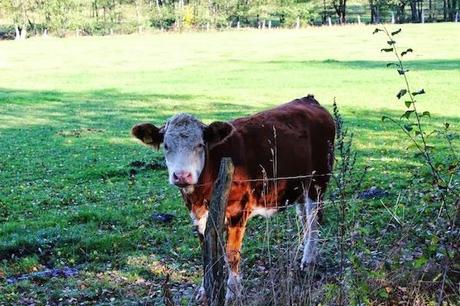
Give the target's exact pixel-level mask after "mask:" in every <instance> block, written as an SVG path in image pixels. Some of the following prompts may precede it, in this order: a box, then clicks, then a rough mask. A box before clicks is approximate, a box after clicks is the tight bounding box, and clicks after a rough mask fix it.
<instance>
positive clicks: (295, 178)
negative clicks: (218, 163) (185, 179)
mask: <svg viewBox="0 0 460 306" xmlns="http://www.w3.org/2000/svg"><path fill="white" fill-rule="evenodd" d="M324 176H332V173H324V174H307V175H297V176H284V177H266V178H255V179H247V180H232V183H249V182H266V181H287V180H298V179H304V178H314V177H324ZM214 183H215V181H214V182H207V183H202V184H195V186H197V187H201V186H209V185H212V184H214Z"/></svg>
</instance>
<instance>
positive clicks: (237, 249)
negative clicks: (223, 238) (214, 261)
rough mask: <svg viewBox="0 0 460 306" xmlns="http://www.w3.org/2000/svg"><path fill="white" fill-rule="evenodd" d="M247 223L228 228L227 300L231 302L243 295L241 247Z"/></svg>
mask: <svg viewBox="0 0 460 306" xmlns="http://www.w3.org/2000/svg"><path fill="white" fill-rule="evenodd" d="M245 230H246V222H244V224H241V223H240V225H238V226H228V228H227V250H226V253H227V263H228V268H229V273H228V280H227V294H226V295H225V299H226V300H227V301H231V300H233V299H235V297H238V296H239V295H240V293H241V277H240V273H239V265H240V259H241V245H242V243H243V237H244V232H245Z"/></svg>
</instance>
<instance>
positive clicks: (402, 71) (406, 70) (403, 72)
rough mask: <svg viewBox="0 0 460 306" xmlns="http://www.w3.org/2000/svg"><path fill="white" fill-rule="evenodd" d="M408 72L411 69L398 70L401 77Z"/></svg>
mask: <svg viewBox="0 0 460 306" xmlns="http://www.w3.org/2000/svg"><path fill="white" fill-rule="evenodd" d="M406 72H409V69H398V73H399V75H403V74H406Z"/></svg>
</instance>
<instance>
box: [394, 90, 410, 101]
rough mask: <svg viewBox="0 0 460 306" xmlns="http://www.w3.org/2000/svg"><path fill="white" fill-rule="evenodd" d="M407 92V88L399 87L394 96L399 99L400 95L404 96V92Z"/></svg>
mask: <svg viewBox="0 0 460 306" xmlns="http://www.w3.org/2000/svg"><path fill="white" fill-rule="evenodd" d="M406 93H407V90H406V89H401V90H400V91H399V92H398V94H397V95H396V97H397V98H398V99H401V97H402V96H404V95H405V94H406Z"/></svg>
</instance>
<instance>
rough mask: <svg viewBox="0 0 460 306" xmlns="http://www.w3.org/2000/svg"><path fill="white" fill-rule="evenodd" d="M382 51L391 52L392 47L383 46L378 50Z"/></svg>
mask: <svg viewBox="0 0 460 306" xmlns="http://www.w3.org/2000/svg"><path fill="white" fill-rule="evenodd" d="M382 51H383V52H391V51H393V48H383V49H381V50H380V52H382Z"/></svg>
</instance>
